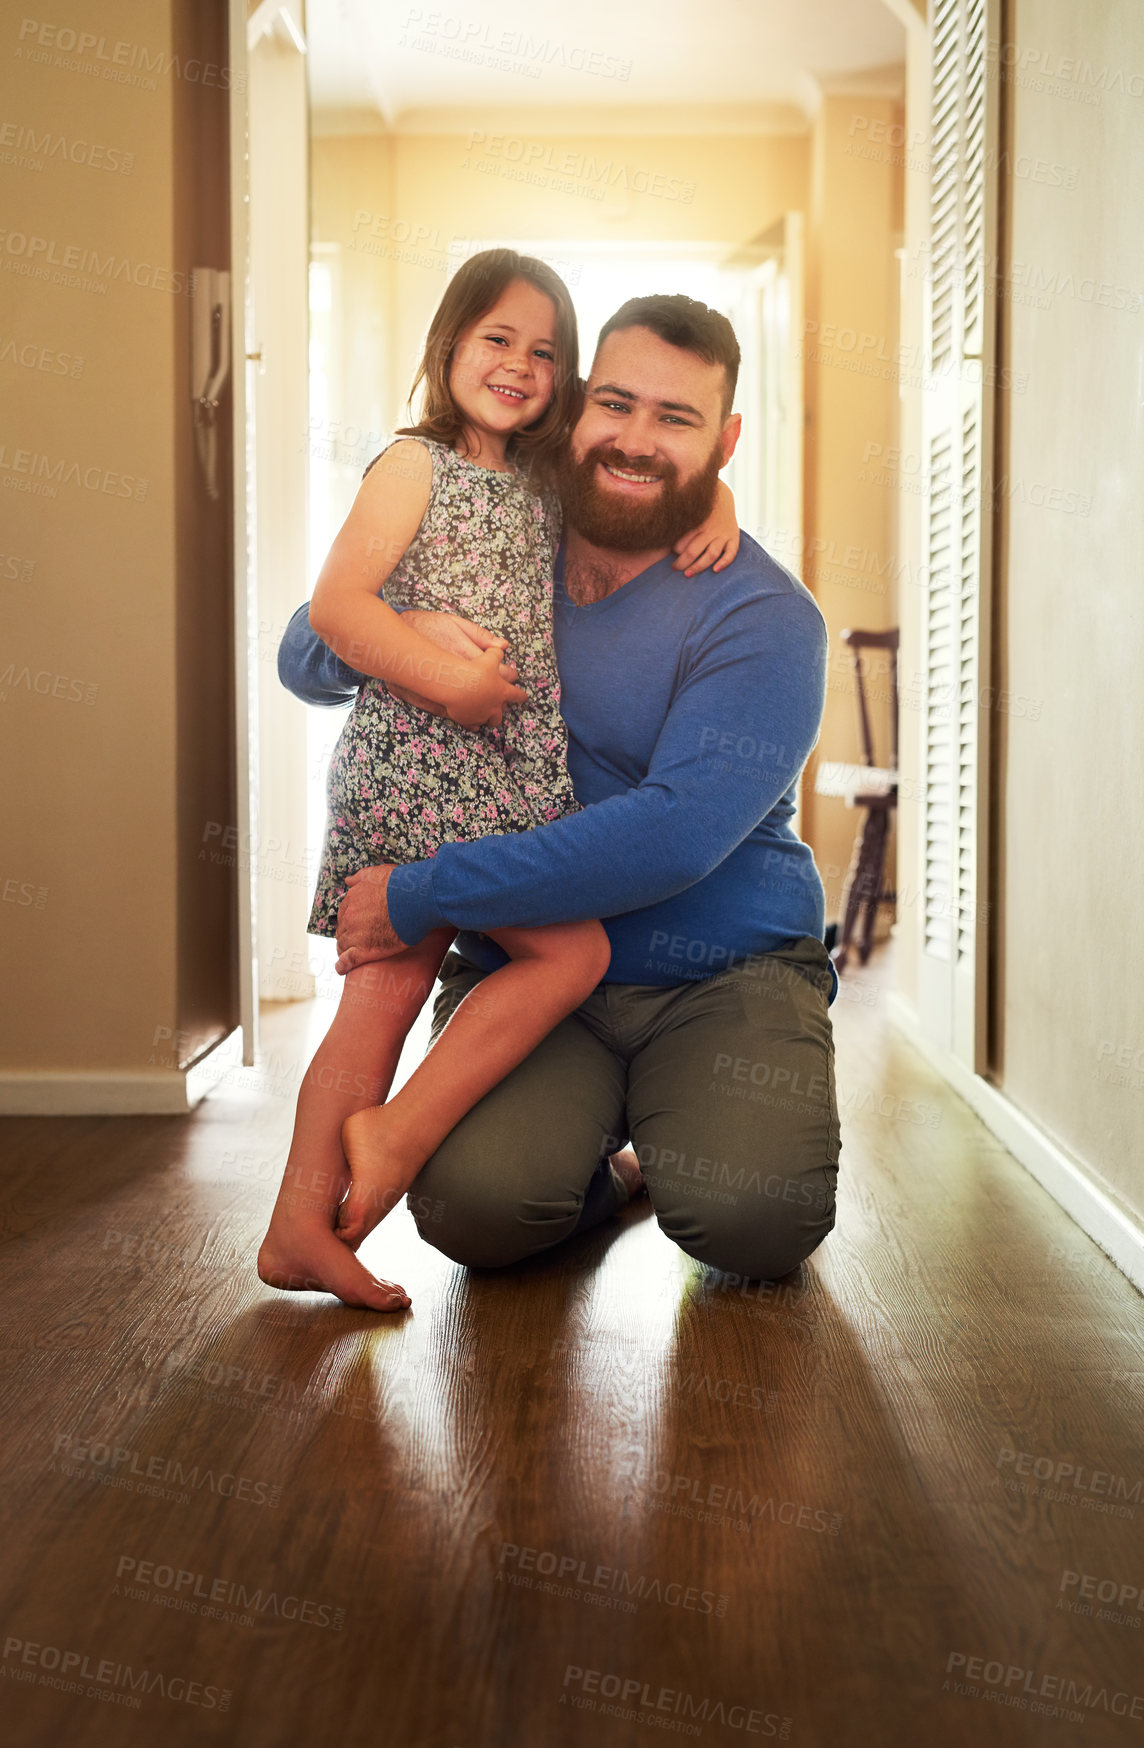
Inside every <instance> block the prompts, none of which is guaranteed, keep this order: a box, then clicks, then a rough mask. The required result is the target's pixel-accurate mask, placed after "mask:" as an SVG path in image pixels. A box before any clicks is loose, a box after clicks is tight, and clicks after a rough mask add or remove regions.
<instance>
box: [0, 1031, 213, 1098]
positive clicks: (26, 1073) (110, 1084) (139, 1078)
mask: <svg viewBox="0 0 1144 1748" xmlns="http://www.w3.org/2000/svg"><path fill="white" fill-rule="evenodd" d="M235 1038H238V1039H241V1032H240V1031H237V1030H236V1031H234V1032H230V1033H228V1034H227V1035H226V1036H225V1037H222V1038H220V1039H219V1040H218V1042H217V1043H216V1044H212V1045H211V1046H210V1048H209V1049H208V1050H205V1051H204V1052H203V1054H202V1055H201V1056H199V1057H197V1058H196V1060H195V1061H194V1062H193V1063H191V1064H190V1065H188V1066H187V1067H186V1068H109V1069H101V1068H92V1069H66V1068H59V1069H56V1068H45V1069H34V1068H32V1069H24V1070H19V1069H0V1117H178V1116H185V1115H186V1113H187V1112H188V1111H193V1110H194V1108H195V1106H196V1105H197V1104H198V1103H199V1101H200V1099H202V1098H204V1097H205V1096H206V1094H207V1093H208V1092H210V1090H211V1088H212V1087H213V1086H216V1085H217V1084H218V1076H217V1074H215V1075H212V1074H210V1073H209V1072H204V1069H203V1065H204V1063H206V1062H208V1061H209V1060H210V1059H211V1057H213V1056H214V1055H215V1054H216V1052H217V1051H219V1050H221V1049H223V1047H224V1046H225V1045H227V1044H229V1043H231V1042H232V1040H234V1039H235Z"/></svg>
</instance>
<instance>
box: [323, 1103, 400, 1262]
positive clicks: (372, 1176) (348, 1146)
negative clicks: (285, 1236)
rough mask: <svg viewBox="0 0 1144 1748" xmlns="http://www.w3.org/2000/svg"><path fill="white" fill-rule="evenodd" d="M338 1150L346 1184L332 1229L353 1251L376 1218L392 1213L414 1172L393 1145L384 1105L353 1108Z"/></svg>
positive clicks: (372, 1226)
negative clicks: (347, 1177)
mask: <svg viewBox="0 0 1144 1748" xmlns="http://www.w3.org/2000/svg"><path fill="white" fill-rule="evenodd" d="M342 1151H343V1152H344V1153H345V1156H346V1161H347V1163H348V1165H349V1168H350V1187H349V1189H348V1190H347V1191H346V1197H345V1200H344V1202H342V1203H341V1205H340V1206H339V1208H338V1218H337V1222H336V1224H335V1226H334V1231H335V1233H336V1234H337V1236H338V1237H339V1238H340V1239H341V1240H342V1242H343V1243H344V1244H350V1245H352V1246H353V1247H354V1249H355V1250H356V1248H357V1246H358V1245H359V1244H360V1243H361V1241H362V1239H363V1238H364V1237H365V1236H366V1234H367V1233H370V1232H372V1231H373V1229H374V1227H375V1226H376V1225H377V1223H378V1221H379V1220H384V1219H385V1216H386V1215H387V1214H389V1213H392V1211H393V1209H394V1208H395V1207H396V1206H397V1204H398V1202H399V1201H400V1200H401V1198H402V1196H403V1195H404V1194H405V1191H406V1190H407V1189H408V1188H409V1185H410V1184H411V1183H412V1181H413V1178H414V1176H415V1175H416V1168H415V1167H414V1168H413V1169H409V1168H408V1167H407V1165H406V1164H405V1162H404V1161H403V1160H402V1159H401V1157H400V1155H399V1153H398V1150H397V1149H396V1148H395V1146H394V1125H393V1122H392V1120H391V1118H390V1114H389V1107H388V1106H387V1105H374V1106H372V1107H370V1108H368V1109H366V1110H364V1111H355V1112H354V1114H353V1116H352V1117H347V1118H346V1120H345V1122H344V1123H343V1124H342Z"/></svg>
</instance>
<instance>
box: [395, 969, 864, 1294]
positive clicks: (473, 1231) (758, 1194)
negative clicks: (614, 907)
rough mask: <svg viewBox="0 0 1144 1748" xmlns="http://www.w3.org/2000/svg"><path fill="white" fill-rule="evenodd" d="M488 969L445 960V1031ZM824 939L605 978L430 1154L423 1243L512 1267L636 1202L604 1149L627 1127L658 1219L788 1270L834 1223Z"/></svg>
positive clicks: (723, 1265)
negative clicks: (664, 977)
mask: <svg viewBox="0 0 1144 1748" xmlns="http://www.w3.org/2000/svg"><path fill="white" fill-rule="evenodd" d="M483 975H484V974H483V973H482V972H481V971H480V970H479V969H478V968H477V967H476V966H474V965H472V964H471V963H470V962H469V961H467V960H465V959H462V958H461V957H460V956H459V955H458V954H457V953H450V954H449V955H448V957H447V958H446V960H445V963H444V965H443V967H442V969H441V987H440V989H439V990H438V993H437V998H436V1003H435V1006H434V1014H433V1034H434V1036H436V1035H437V1033H438V1032H439V1031H440V1030H441V1028H442V1027H443V1026H444V1025H445V1023H446V1021H447V1020H448V1018H449V1015H450V1014H451V1013H452V1011H453V1009H454V1008H455V1007H456V1005H457V1004H458V1002H459V1001H460V1000H461V999H462V997H463V996H464V995H466V994H467V992H468V991H469V990H470V989H472V988H473V986H474V985H475V984H477V983H479V982H480V980H481V977H482V976H483ZM830 981H831V978H830V969H829V961H828V959H827V955H826V949H825V947H824V946H823V944H822V942H821V941H818V940H815V939H813V938H812V937H810V936H806V937H804V938H802V939H800V940H796V941H790V942H788V943H787V944H786V945H785V946H783V947H782V948H780V949H779V950H778V951H776V952H774V953H763V954H758V955H756V956H754V957H752V958H750V959H746V960H743V961H741V962H740V963H739V964H738V965H734V966H732V967H731V968H730V969H729V970H727V971H723V972H720V973H719V974H718V975H716V976H714V977H708V978H704V979H702V980H701V981H697V982H694V983H685V984H676V985H673V986H671V987H669V988H662V987H656V986H652V985H647V984H636V983H602V984H600V985H599V987H598V988H597V989H595V990H594V991H593V992H592V994H591V995H590V996H589V998H588V1000H587V1001H586V1002H584V1003H583V1004H582V1006H580V1007H579V1008H577V1009H576V1011H575V1013H573V1014H571V1015H569V1017H568V1018H567V1019H566V1020H563V1021H562V1022H561V1024H560V1025H559V1026H557V1027H556V1029H555V1031H553V1032H550V1033H549V1035H548V1037H547V1038H545V1040H544V1041H543V1043H542V1044H540V1045H539V1046H538V1047H537V1048H536V1049H535V1050H534V1051H533V1052H532V1054H531V1056H529V1057H528V1058H527V1059H526V1060H525V1061H524V1062H522V1063H521V1064H520V1066H519V1067H518V1068H516V1069H514V1070H513V1072H512V1073H511V1074H510V1075H508V1077H507V1078H506V1079H505V1080H503V1081H502V1082H501V1083H500V1085H499V1086H497V1087H494V1089H493V1090H492V1092H490V1093H489V1094H487V1095H486V1097H485V1098H483V1099H482V1100H481V1102H480V1104H478V1105H477V1106H475V1107H474V1109H473V1110H472V1111H470V1112H469V1114H468V1116H467V1117H464V1118H463V1119H462V1121H461V1122H460V1123H458V1125H457V1127H456V1128H455V1129H454V1130H453V1131H452V1133H451V1134H450V1135H449V1136H448V1138H447V1139H446V1140H445V1142H444V1143H443V1144H442V1146H441V1147H440V1148H439V1149H438V1151H437V1152H436V1153H435V1154H434V1156H433V1157H432V1159H430V1160H429V1162H428V1163H427V1164H426V1165H425V1166H424V1168H423V1169H422V1171H421V1172H420V1174H419V1176H418V1177H417V1179H416V1181H415V1183H414V1184H413V1186H412V1189H411V1190H410V1194H409V1206H410V1208H411V1209H412V1211H413V1214H414V1217H415V1219H416V1221H417V1225H418V1229H419V1231H420V1232H421V1235H422V1237H423V1238H424V1239H425V1240H426V1242H427V1243H429V1244H432V1245H434V1246H435V1247H436V1248H437V1249H438V1250H441V1251H443V1252H444V1253H445V1255H446V1256H449V1257H452V1258H453V1260H454V1261H456V1262H459V1263H465V1264H468V1265H469V1266H471V1267H476V1268H500V1267H503V1266H504V1265H505V1264H508V1263H512V1262H517V1261H519V1260H520V1259H521V1258H522V1257H527V1256H534V1255H535V1254H536V1253H537V1252H538V1251H542V1250H547V1249H548V1248H549V1247H550V1246H551V1245H554V1244H559V1243H560V1242H561V1240H562V1239H565V1238H568V1237H570V1236H571V1235H572V1234H573V1233H574V1232H582V1231H584V1230H586V1229H587V1228H588V1227H590V1226H594V1225H596V1224H597V1223H598V1222H599V1221H601V1220H603V1219H606V1218H607V1217H608V1215H610V1214H612V1213H614V1212H615V1211H616V1210H617V1209H618V1208H620V1207H622V1206H623V1205H624V1202H625V1200H626V1193H625V1191H624V1188H623V1185H622V1184H621V1183H620V1180H619V1179H618V1177H617V1176H616V1174H615V1172H614V1171H613V1170H612V1168H611V1166H610V1165H609V1164H608V1160H607V1157H606V1156H607V1155H608V1154H609V1153H614V1152H616V1151H617V1149H618V1148H620V1147H621V1146H622V1145H623V1144H624V1143H625V1142H626V1141H628V1140H630V1142H631V1144H632V1146H633V1147H634V1148H635V1151H636V1155H637V1157H638V1159H639V1162H640V1165H641V1167H642V1169H643V1173H644V1178H645V1180H646V1182H647V1187H648V1193H649V1195H650V1197H651V1203H652V1207H653V1209H654V1211H655V1216H656V1219H657V1220H658V1221H659V1224H660V1226H661V1227H662V1229H663V1231H664V1232H665V1233H666V1234H667V1236H668V1237H669V1238H671V1239H673V1240H674V1242H675V1243H676V1244H678V1245H680V1246H681V1248H682V1249H683V1250H685V1251H687V1253H688V1254H689V1255H690V1256H694V1257H697V1258H698V1259H699V1260H700V1261H701V1262H704V1263H707V1264H709V1265H710V1266H711V1267H713V1268H717V1269H722V1270H726V1271H728V1272H729V1273H733V1274H737V1275H739V1276H741V1277H742V1278H744V1279H748V1280H757V1279H763V1280H777V1279H778V1278H780V1277H781V1276H782V1275H785V1274H788V1273H789V1272H790V1270H792V1269H793V1268H795V1267H797V1265H798V1264H799V1263H800V1262H801V1261H802V1260H803V1258H804V1257H806V1256H808V1255H809V1254H810V1252H811V1251H812V1250H814V1249H815V1247H816V1246H817V1245H819V1244H820V1243H821V1242H822V1240H823V1239H824V1238H825V1237H826V1234H827V1233H828V1232H829V1231H830V1230H831V1228H832V1227H833V1225H834V1191H835V1183H836V1180H837V1175H838V1151H839V1128H838V1106H837V1101H836V1098H835V1090H834V1046H833V1040H832V1037H831V1027H830V1014H829V1011H828V1008H827V996H828V992H829V989H830Z"/></svg>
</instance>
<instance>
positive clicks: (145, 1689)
mask: <svg viewBox="0 0 1144 1748" xmlns="http://www.w3.org/2000/svg"><path fill="white" fill-rule="evenodd" d="M13 1665H14V1667H13ZM21 1665H23V1666H24V1667H21ZM25 1668H26V1669H27V1671H28V1672H27V1674H25ZM0 1670H3V1673H4V1674H5V1675H7V1676H9V1677H15V1678H16V1679H17V1680H23V1681H31V1680H33V1679H36V1677H35V1671H36V1670H40V1671H43V1673H42V1674H41V1675H40V1676H39V1678H38V1680H39V1685H40V1686H42V1687H55V1688H59V1689H61V1690H62V1691H63V1692H65V1693H78V1694H82V1693H83V1692H84V1688H83V1687H82V1686H81V1685H80V1683H81V1682H84V1681H89V1682H94V1683H96V1684H97V1685H96V1686H95V1687H94V1688H91V1687H89V1688H88V1689H87V1693H88V1695H89V1696H91V1697H94V1698H98V1699H104V1698H108V1697H110V1695H108V1694H104V1693H101V1692H100V1691H99V1689H100V1687H105V1688H111V1689H114V1688H120V1689H124V1688H125V1689H127V1690H129V1691H128V1692H127V1693H126V1694H124V1695H123V1700H125V1701H126V1702H127V1703H128V1704H130V1703H131V1697H130V1696H131V1695H133V1694H153V1693H157V1694H158V1695H159V1696H160V1698H162V1699H169V1700H174V1701H175V1702H176V1704H181V1705H189V1706H201V1707H202V1709H203V1710H204V1711H207V1712H213V1711H219V1712H225V1711H229V1710H230V1701H231V1690H230V1688H229V1687H222V1688H220V1687H214V1686H210V1685H208V1684H207V1683H206V1682H202V1681H191V1680H189V1679H188V1678H187V1677H186V1676H185V1675H166V1674H164V1673H163V1671H162V1670H161V1669H148V1668H146V1667H144V1668H142V1669H133V1668H132V1667H131V1665H130V1663H120V1662H119V1661H118V1660H117V1659H116V1658H114V1657H100V1658H98V1659H97V1658H96V1657H95V1655H94V1653H91V1654H89V1653H88V1652H85V1651H72V1650H66V1649H64V1647H63V1646H61V1645H41V1644H40V1643H39V1642H38V1641H37V1640H35V1639H20V1638H16V1637H15V1636H14V1635H12V1636H9V1637H8V1638H7V1639H5V1641H4V1661H3V1663H0ZM138 1703H139V1702H138V1700H136V1701H135V1707H137V1706H138Z"/></svg>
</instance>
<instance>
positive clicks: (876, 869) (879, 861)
mask: <svg viewBox="0 0 1144 1748" xmlns="http://www.w3.org/2000/svg"><path fill="white" fill-rule="evenodd" d="M888 825H889V814H888V813H887V812H886V811H885V809H883V808H879V809H878V810H877V812H876V813H875V814H874V817H873V818H872V819H871V820H870V829H869V831H868V832H867V841H868V842H869V856H868V858H867V861H866V867H865V870H864V873H865V876H866V879H865V886H864V896H863V900H862V906H863V917H862V938H861V941H860V943H859V947H858V958H859V961H860V963H861V964H863V965H865V963H866V961H867V960H868V959H869V957H870V954H871V952H872V951H873V948H874V925H875V922H876V921H877V917H878V905H879V903H880V902H881V898H882V879H883V876H884V874H885V871H886V867H885V863H886V843H887V841H888V831H887V827H888Z"/></svg>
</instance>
